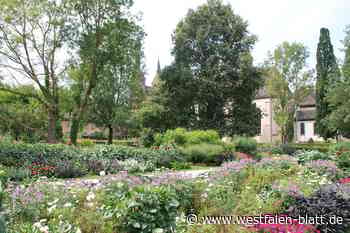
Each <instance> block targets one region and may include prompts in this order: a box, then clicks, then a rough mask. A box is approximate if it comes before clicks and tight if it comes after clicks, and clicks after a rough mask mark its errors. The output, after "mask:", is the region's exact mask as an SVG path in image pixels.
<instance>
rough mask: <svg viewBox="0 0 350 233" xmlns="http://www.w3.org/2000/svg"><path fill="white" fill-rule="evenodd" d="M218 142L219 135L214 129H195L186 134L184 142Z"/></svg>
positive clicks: (190, 143) (191, 143)
mask: <svg viewBox="0 0 350 233" xmlns="http://www.w3.org/2000/svg"><path fill="white" fill-rule="evenodd" d="M201 143H209V144H220V136H219V134H218V133H217V132H216V131H215V130H206V131H204V130H195V131H189V132H187V134H186V144H189V145H193V144H201Z"/></svg>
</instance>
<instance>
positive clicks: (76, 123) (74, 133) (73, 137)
mask: <svg viewBox="0 0 350 233" xmlns="http://www.w3.org/2000/svg"><path fill="white" fill-rule="evenodd" d="M79 127H80V119H79V116H78V114H74V115H73V118H72V125H71V127H70V141H71V143H72V144H73V145H77V139H78V132H79Z"/></svg>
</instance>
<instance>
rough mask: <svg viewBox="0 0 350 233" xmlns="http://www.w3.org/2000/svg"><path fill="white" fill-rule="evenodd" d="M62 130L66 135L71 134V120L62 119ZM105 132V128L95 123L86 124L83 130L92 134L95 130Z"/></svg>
mask: <svg viewBox="0 0 350 233" xmlns="http://www.w3.org/2000/svg"><path fill="white" fill-rule="evenodd" d="M61 124H62V132H63V134H64V135H69V133H70V121H62V123H61ZM101 131H103V132H104V129H101V128H98V127H97V126H96V125H95V124H92V123H88V124H86V125H85V127H84V130H83V132H84V133H86V134H92V133H95V132H101Z"/></svg>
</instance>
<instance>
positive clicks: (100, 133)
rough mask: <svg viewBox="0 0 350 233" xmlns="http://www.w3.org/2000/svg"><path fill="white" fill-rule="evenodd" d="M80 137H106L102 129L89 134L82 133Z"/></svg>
mask: <svg viewBox="0 0 350 233" xmlns="http://www.w3.org/2000/svg"><path fill="white" fill-rule="evenodd" d="M82 138H86V139H94V140H105V139H107V137H106V135H105V133H104V132H102V131H95V132H93V133H91V134H83V136H82Z"/></svg>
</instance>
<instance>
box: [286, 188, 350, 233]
mask: <svg viewBox="0 0 350 233" xmlns="http://www.w3.org/2000/svg"><path fill="white" fill-rule="evenodd" d="M289 212H290V213H289V215H290V216H292V217H295V218H298V217H299V216H303V217H306V216H309V217H316V216H323V218H324V219H325V220H326V221H329V219H331V218H334V216H336V217H340V218H342V221H343V222H342V224H338V225H332V224H323V225H317V226H316V227H317V229H318V230H320V231H321V232H334V233H347V232H349V228H350V186H349V185H346V184H332V185H327V186H324V187H322V188H321V189H320V190H319V191H317V192H316V193H315V194H314V195H312V196H311V197H309V198H305V197H302V196H301V197H296V200H295V204H294V205H293V206H292V207H291V209H290V211H289Z"/></svg>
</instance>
